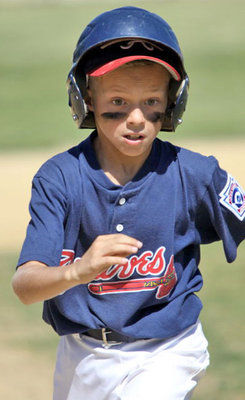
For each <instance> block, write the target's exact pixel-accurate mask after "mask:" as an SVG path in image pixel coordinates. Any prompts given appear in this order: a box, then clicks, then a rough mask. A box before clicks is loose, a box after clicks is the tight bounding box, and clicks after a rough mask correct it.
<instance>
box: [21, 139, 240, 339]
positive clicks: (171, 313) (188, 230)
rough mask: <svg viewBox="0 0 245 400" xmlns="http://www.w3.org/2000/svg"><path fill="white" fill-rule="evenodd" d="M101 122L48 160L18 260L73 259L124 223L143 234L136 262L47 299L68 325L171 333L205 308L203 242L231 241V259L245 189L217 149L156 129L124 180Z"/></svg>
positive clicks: (57, 323)
mask: <svg viewBox="0 0 245 400" xmlns="http://www.w3.org/2000/svg"><path fill="white" fill-rule="evenodd" d="M95 135H96V132H94V133H93V134H92V135H91V136H90V137H89V138H87V139H86V140H85V141H83V142H82V143H81V144H79V145H78V146H76V147H73V148H72V149H70V150H68V151H66V152H64V153H62V154H59V155H57V156H55V157H53V158H52V159H50V160H48V161H47V162H46V163H45V164H44V165H43V166H42V167H41V168H40V170H39V171H38V172H37V174H36V175H35V177H34V179H33V188H32V199H31V203H30V213H31V221H30V223H29V226H28V230H27V236H26V239H25V242H24V245H23V248H22V252H21V255H20V259H19V262H18V265H21V264H23V263H25V262H27V261H30V260H37V261H40V262H43V263H45V264H47V265H48V266H57V265H66V268H69V265H70V264H71V263H72V262H74V261H76V259H78V258H80V257H81V256H82V255H83V254H84V252H85V251H86V250H87V249H88V248H89V246H90V245H91V244H92V242H93V241H94V239H95V238H96V237H97V236H98V235H104V234H110V233H117V232H121V233H124V234H126V235H129V236H132V237H135V238H136V239H138V240H140V241H141V242H142V243H143V247H142V248H141V249H140V250H139V251H138V253H137V254H135V255H132V256H130V257H128V263H127V264H126V265H112V266H111V267H110V268H109V269H108V270H106V271H105V272H103V273H101V274H100V275H98V276H97V277H96V279H94V280H93V281H92V282H90V283H89V284H82V285H78V286H76V287H74V288H72V289H69V290H67V291H66V292H65V293H62V294H60V295H59V296H56V297H55V298H53V299H51V300H48V301H45V302H44V309H43V318H44V320H45V321H46V322H47V323H49V324H51V325H52V326H53V328H54V329H55V331H56V332H57V333H58V334H59V335H65V334H70V333H78V332H84V331H86V330H87V329H90V328H102V327H110V328H111V329H113V330H115V331H118V332H120V333H123V334H124V335H127V336H131V337H135V338H152V337H154V338H169V337H171V336H174V335H177V334H178V333H179V332H181V331H182V330H183V329H185V328H187V327H188V326H190V325H192V324H193V323H195V322H196V321H197V319H198V316H199V313H200V311H201V308H202V304H201V301H200V299H199V298H198V297H197V296H196V294H195V293H196V292H198V291H199V290H200V289H201V287H202V284H203V279H202V276H201V273H200V271H199V269H198V264H199V261H200V244H202V243H211V242H214V241H217V240H222V241H223V246H224V251H225V255H226V258H227V261H228V262H232V261H233V260H234V259H235V257H236V251H237V246H238V244H239V243H240V242H241V241H242V240H243V239H244V237H245V196H244V193H243V191H242V188H241V187H240V186H239V184H238V183H237V182H236V181H235V180H234V179H233V178H232V177H231V176H230V175H229V174H227V173H226V172H225V171H224V170H222V169H221V168H220V167H219V165H218V163H217V161H216V159H215V158H214V157H205V156H202V155H200V154H198V153H194V152H191V151H188V150H185V149H182V148H179V147H177V146H174V145H172V144H170V143H168V142H162V141H161V140H159V139H155V141H154V143H153V146H152V150H151V153H150V155H149V157H148V159H147V160H146V161H145V163H144V165H143V166H142V167H141V169H140V170H139V172H138V173H137V174H136V176H135V177H134V178H133V180H132V181H130V182H128V183H127V184H126V185H124V186H120V185H115V184H114V183H112V182H111V181H110V180H109V179H108V177H107V176H106V175H105V173H104V172H103V170H101V168H100V166H99V164H98V161H97V159H96V155H95V152H94V149H93V144H92V141H93V138H94V136H95Z"/></svg>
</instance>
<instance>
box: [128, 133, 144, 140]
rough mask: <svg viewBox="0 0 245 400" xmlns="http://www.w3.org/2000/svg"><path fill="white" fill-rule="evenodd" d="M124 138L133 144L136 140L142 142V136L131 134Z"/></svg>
mask: <svg viewBox="0 0 245 400" xmlns="http://www.w3.org/2000/svg"><path fill="white" fill-rule="evenodd" d="M124 137H125V138H126V139H127V140H131V141H133V142H135V141H137V140H142V139H144V136H143V135H138V134H137V135H136V134H132V135H124Z"/></svg>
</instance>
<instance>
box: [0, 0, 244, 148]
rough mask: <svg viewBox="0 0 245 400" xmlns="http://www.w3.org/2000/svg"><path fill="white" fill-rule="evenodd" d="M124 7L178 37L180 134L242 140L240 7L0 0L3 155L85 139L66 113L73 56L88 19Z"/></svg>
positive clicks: (199, 2)
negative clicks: (186, 80)
mask: <svg viewBox="0 0 245 400" xmlns="http://www.w3.org/2000/svg"><path fill="white" fill-rule="evenodd" d="M129 4H130V5H132V4H134V5H137V6H139V7H143V8H147V9H149V10H151V11H153V12H157V13H158V14H160V15H161V16H162V17H164V18H166V20H167V21H168V22H169V23H170V24H171V25H172V26H173V28H174V30H175V32H176V34H177V36H178V38H179V41H180V44H181V47H182V49H183V53H184V56H185V63H186V69H187V71H188V73H189V76H190V81H191V87H190V97H189V102H188V107H187V111H186V114H185V118H184V124H183V126H181V127H179V128H178V132H179V133H181V134H182V135H183V134H184V135H185V136H186V137H188V136H190V137H209V138H210V137H213V136H220V138H223V137H224V136H230V135H231V134H232V136H239V135H242V134H243V133H244V122H245V117H244V110H243V109H244V106H243V105H244V93H243V86H244V82H245V78H244V67H245V50H244V49H245V24H244V16H245V3H244V1H243V0H233V1H230V0H206V1H204V0H181V1H180V0H171V1H154V0H152V1H138V2H137V1H134V2H129V1H117V2H116V3H115V2H113V1H103V2H100V1H98V2H96V1H90V2H89V1H85V2H81V3H80V2H62V1H60V2H49V1H35V2H30V1H26V2H22V1H18V2H12V1H9V2H7V1H1V2H0V8H1V13H0V35H1V38H2V40H1V44H0V46H1V62H0V85H1V133H0V148H1V149H10V148H21V147H22V148H27V147H39V146H43V147H47V146H52V145H58V146H59V145H61V144H62V143H63V144H66V143H67V144H72V143H75V142H77V141H79V140H80V138H81V136H82V137H84V136H85V135H86V134H87V132H86V131H85V132H84V131H83V132H81V131H77V129H76V127H75V124H74V123H73V122H72V119H71V116H70V112H69V108H68V106H67V95H66V88H65V81H66V76H67V74H68V71H69V69H70V66H71V57H72V52H73V50H74V48H75V44H76V41H77V39H78V37H79V35H80V32H81V31H82V29H83V28H84V27H85V25H86V24H87V23H88V22H89V21H90V20H91V19H92V18H93V17H95V16H96V15H97V14H99V13H100V12H103V11H105V10H108V9H111V8H113V7H116V6H122V5H129ZM167 136H169V135H167Z"/></svg>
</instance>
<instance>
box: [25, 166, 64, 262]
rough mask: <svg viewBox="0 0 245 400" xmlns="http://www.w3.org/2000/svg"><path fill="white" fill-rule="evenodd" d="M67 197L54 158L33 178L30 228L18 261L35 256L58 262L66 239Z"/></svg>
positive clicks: (44, 260) (46, 260)
mask: <svg viewBox="0 0 245 400" xmlns="http://www.w3.org/2000/svg"><path fill="white" fill-rule="evenodd" d="M66 210H67V199H66V194H65V187H64V184H63V183H62V177H61V175H60V173H59V171H58V169H57V168H54V165H53V163H52V162H47V163H46V164H44V166H43V167H41V169H40V170H39V172H38V173H37V174H36V176H35V177H34V179H33V182H32V196H31V202H30V206H29V211H30V215H31V220H30V223H29V225H28V228H27V235H26V239H25V241H24V244H23V247H22V251H21V254H20V258H19V261H18V265H21V264H23V263H25V262H27V261H30V260H35V261H40V262H43V263H45V264H47V265H58V264H59V261H60V256H61V252H62V246H63V242H64V221H65V218H66Z"/></svg>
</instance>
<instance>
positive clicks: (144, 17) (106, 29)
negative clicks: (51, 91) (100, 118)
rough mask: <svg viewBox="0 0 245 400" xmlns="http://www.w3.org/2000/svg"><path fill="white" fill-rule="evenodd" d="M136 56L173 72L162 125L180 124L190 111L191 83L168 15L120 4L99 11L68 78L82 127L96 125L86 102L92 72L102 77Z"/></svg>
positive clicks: (73, 107)
mask: <svg viewBox="0 0 245 400" xmlns="http://www.w3.org/2000/svg"><path fill="white" fill-rule="evenodd" d="M126 22H127V23H126ZM136 59H144V60H145V59H146V60H151V61H153V62H157V63H158V64H161V65H163V67H165V68H166V69H167V70H168V71H169V72H170V74H171V76H172V79H171V81H170V86H169V96H168V97H169V99H168V106H167V110H166V112H165V117H164V119H163V121H162V127H161V130H166V131H174V130H175V129H176V127H177V126H178V124H179V123H180V122H181V117H182V114H183V112H184V111H185V107H186V102H187V96H188V87H189V79H188V76H187V73H186V71H185V68H184V63H183V57H182V53H181V50H180V47H179V44H178V40H177V38H176V36H175V34H174V33H173V31H172V29H171V27H170V26H169V25H168V24H167V22H166V21H165V20H163V19H162V18H160V17H159V16H158V15H156V14H153V13H151V12H149V11H147V10H143V9H141V8H137V7H121V8H118V9H115V10H111V11H108V12H105V13H103V14H101V15H99V16H98V17H96V18H95V19H94V20H93V21H91V23H90V24H89V25H88V26H87V27H86V28H85V30H84V31H83V32H82V34H81V36H80V38H79V40H78V43H77V46H76V49H75V52H74V56H73V66H72V69H71V71H70V73H69V75H68V79H67V87H68V95H69V105H70V107H71V111H72V116H73V120H74V121H75V122H76V124H77V126H78V128H95V121H94V116H93V112H91V111H89V110H88V109H87V107H86V103H85V101H84V99H85V98H86V90H87V82H88V77H89V76H100V75H102V74H104V73H108V72H110V71H111V70H113V69H115V68H118V67H119V66H121V65H123V64H125V63H127V62H129V61H130V62H132V61H134V60H136Z"/></svg>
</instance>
